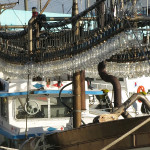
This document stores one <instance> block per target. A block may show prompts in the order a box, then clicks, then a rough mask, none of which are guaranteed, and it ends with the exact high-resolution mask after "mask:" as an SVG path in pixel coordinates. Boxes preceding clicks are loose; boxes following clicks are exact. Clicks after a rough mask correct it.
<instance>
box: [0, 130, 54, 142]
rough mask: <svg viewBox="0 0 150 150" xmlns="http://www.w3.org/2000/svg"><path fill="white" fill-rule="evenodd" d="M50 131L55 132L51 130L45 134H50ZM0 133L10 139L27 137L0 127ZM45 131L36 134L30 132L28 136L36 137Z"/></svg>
mask: <svg viewBox="0 0 150 150" xmlns="http://www.w3.org/2000/svg"><path fill="white" fill-rule="evenodd" d="M50 133H53V131H51V132H50V131H49V132H46V133H44V134H50ZM0 134H2V135H3V136H5V137H7V138H8V139H14V140H18V139H25V138H26V136H25V135H14V134H11V133H9V132H7V131H5V130H3V129H0ZM42 134H43V133H36V135H35V134H28V138H30V137H35V136H40V135H42Z"/></svg>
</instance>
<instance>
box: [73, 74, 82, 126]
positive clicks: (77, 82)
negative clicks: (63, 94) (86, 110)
mask: <svg viewBox="0 0 150 150" xmlns="http://www.w3.org/2000/svg"><path fill="white" fill-rule="evenodd" d="M73 94H74V99H73V127H74V128H78V127H80V126H81V79H80V72H76V73H74V74H73Z"/></svg>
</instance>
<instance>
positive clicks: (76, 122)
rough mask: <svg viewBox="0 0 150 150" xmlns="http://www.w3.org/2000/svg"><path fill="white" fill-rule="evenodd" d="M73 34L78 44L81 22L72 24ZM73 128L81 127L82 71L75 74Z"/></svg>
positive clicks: (75, 6) (74, 10)
mask: <svg viewBox="0 0 150 150" xmlns="http://www.w3.org/2000/svg"><path fill="white" fill-rule="evenodd" d="M78 13H79V12H78V0H73V6H72V17H73V16H75V15H77V14H78ZM72 31H73V32H72V34H73V40H74V43H75V44H77V42H78V41H77V37H78V36H79V22H73V23H72ZM73 94H74V99H73V110H74V111H73V127H74V128H78V127H80V125H81V79H80V71H78V72H75V73H74V74H73Z"/></svg>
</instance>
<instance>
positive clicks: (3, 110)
mask: <svg viewBox="0 0 150 150" xmlns="http://www.w3.org/2000/svg"><path fill="white" fill-rule="evenodd" d="M7 104H8V99H7V98H6V97H1V98H0V105H1V106H0V108H1V116H2V117H3V118H6V119H7V112H8V105H7Z"/></svg>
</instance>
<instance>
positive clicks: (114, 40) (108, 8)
mask: <svg viewBox="0 0 150 150" xmlns="http://www.w3.org/2000/svg"><path fill="white" fill-rule="evenodd" d="M48 3H49V1H47V3H46V5H45V6H44V9H45V7H46V6H47V5H48ZM125 4H127V5H126V7H127V8H126V9H124V8H125V6H124V5H125ZM130 4H132V7H129V6H130ZM138 6H139V4H138V3H136V0H134V1H133V2H132V3H130V1H123V0H116V1H109V0H106V1H104V0H97V1H96V2H95V3H94V4H93V5H92V6H90V7H88V8H87V9H85V10H84V11H83V12H81V13H78V5H77V0H74V1H73V7H72V16H71V17H70V16H68V17H67V18H65V17H53V18H52V17H47V16H46V15H43V14H42V13H43V11H44V10H43V9H42V10H41V12H40V13H38V12H37V11H36V8H35V7H33V8H32V16H31V18H30V19H29V21H28V25H27V26H26V27H24V26H21V27H18V28H21V29H22V28H23V30H18V31H17V32H16V31H12V30H11V31H10V32H9V31H7V32H6V31H4V30H3V31H1V32H0V37H1V40H0V52H1V53H0V61H1V63H0V68H1V71H2V73H3V74H4V76H5V80H4V79H1V93H0V97H1V103H0V104H1V117H0V125H1V130H0V131H1V139H2V140H3V143H2V145H4V146H7V147H14V148H20V149H65V150H71V149H91V148H92V147H94V149H97V148H98V149H109V148H112V149H121V148H122V149H127V148H138V147H144V146H145V147H148V146H149V145H150V143H149V140H147V137H149V128H148V127H147V126H148V125H149V121H150V119H149V116H148V113H149V110H150V102H149V100H148V98H147V97H146V96H145V95H146V94H147V93H148V91H149V87H148V86H147V83H143V82H141V81H140V80H139V81H137V80H136V79H135V80H133V82H132V85H131V84H128V83H127V80H126V79H128V78H134V77H136V78H137V77H142V76H143V74H144V73H145V74H146V75H148V74H149V63H148V60H149V57H150V56H149V54H150V53H149V48H148V46H149V30H148V27H147V26H149V22H150V19H149V13H148V7H145V8H142V9H138ZM54 21H55V22H54ZM3 28H4V27H3ZM9 28H11V27H9ZM143 49H144V51H143ZM143 66H144V67H143ZM95 68H96V69H95ZM147 68H148V69H147ZM91 70H92V71H91ZM95 70H96V71H95ZM96 75H98V78H97V76H96ZM6 77H11V78H10V79H9V78H8V79H7V81H6ZM64 77H65V78H67V80H65V79H64ZM89 77H90V78H89ZM43 79H44V80H43ZM91 79H92V80H91ZM42 80H43V81H42ZM102 80H103V81H102ZM99 81H100V82H99ZM128 81H130V83H131V80H128ZM147 81H148V80H147ZM98 82H99V83H98ZM102 82H105V83H104V84H105V85H106V88H103V85H102ZM92 83H93V84H92ZM120 83H122V84H120ZM141 83H142V85H141ZM94 85H98V88H94V87H95V86H94ZM110 85H111V86H110ZM108 87H111V89H107V88H108ZM131 87H133V88H131ZM138 87H139V88H138ZM144 88H145V89H144ZM108 91H110V92H111V93H114V95H113V96H112V99H111V98H110V99H109V96H108V93H109V92H108ZM122 93H126V95H127V97H126V98H125V96H123V98H122V97H121V94H122ZM147 96H148V95H147ZM136 101H138V102H137V103H136ZM140 102H142V103H140ZM135 104H136V105H138V106H139V107H138V109H137V108H135ZM141 105H142V106H141ZM131 107H132V110H134V112H132V113H133V114H134V116H132V115H131V113H130V112H129V111H128V109H129V108H131ZM141 108H142V110H141ZM143 110H144V111H143ZM126 124H128V125H129V126H126ZM110 126H112V128H110ZM119 126H121V127H123V129H122V130H121V129H119V130H118V127H119ZM108 131H111V132H108ZM116 131H117V132H116ZM124 131H125V132H124ZM114 132H115V133H114ZM126 132H127V133H126ZM79 133H80V134H79ZM143 137H144V138H146V140H145V142H144V143H143V142H141V139H142V138H143ZM123 139H125V140H124V141H123V142H122V140H123ZM120 141H121V143H119V145H118V142H120ZM131 141H133V142H131ZM116 144H117V145H116ZM114 145H115V146H116V147H113V146H114Z"/></svg>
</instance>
